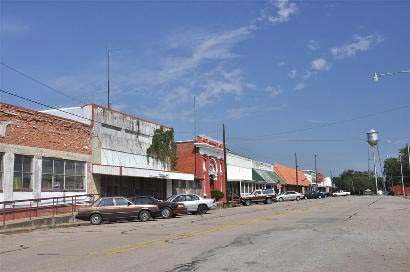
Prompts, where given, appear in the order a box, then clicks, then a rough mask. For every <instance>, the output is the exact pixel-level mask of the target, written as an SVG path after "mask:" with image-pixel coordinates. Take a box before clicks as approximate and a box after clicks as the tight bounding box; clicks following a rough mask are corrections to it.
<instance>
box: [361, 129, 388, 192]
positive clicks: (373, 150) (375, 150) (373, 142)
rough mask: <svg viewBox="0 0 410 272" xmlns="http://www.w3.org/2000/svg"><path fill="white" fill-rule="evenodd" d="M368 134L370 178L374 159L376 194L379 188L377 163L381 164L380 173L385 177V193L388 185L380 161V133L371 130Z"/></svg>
mask: <svg viewBox="0 0 410 272" xmlns="http://www.w3.org/2000/svg"><path fill="white" fill-rule="evenodd" d="M366 134H367V143H368V144H369V152H368V162H369V163H368V165H369V170H368V171H369V177H370V169H371V168H370V167H371V161H372V159H373V167H372V168H373V174H374V182H375V185H376V194H378V193H379V187H378V184H377V163H379V166H380V173H381V174H382V176H383V185H384V191H386V184H385V180H384V175H383V168H382V162H381V160H380V152H379V133H378V132H377V131H376V130H374V129H371V130H370V131H369V132H367V133H366Z"/></svg>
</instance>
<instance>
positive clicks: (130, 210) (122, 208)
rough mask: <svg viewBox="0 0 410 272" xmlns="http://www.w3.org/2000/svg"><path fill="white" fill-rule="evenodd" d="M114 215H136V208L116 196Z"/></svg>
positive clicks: (124, 217)
mask: <svg viewBox="0 0 410 272" xmlns="http://www.w3.org/2000/svg"><path fill="white" fill-rule="evenodd" d="M114 200H115V206H116V208H117V209H116V210H115V217H116V218H122V219H126V218H130V217H136V216H138V212H137V208H136V207H135V206H133V205H129V201H128V200H127V199H125V198H123V197H116V198H115V199H114Z"/></svg>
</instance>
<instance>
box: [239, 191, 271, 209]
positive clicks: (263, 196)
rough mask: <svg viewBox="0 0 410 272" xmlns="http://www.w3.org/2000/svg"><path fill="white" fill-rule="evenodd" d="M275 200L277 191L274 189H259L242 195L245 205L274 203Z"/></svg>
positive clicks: (242, 201)
mask: <svg viewBox="0 0 410 272" xmlns="http://www.w3.org/2000/svg"><path fill="white" fill-rule="evenodd" d="M273 201H276V193H275V190H273V189H258V190H255V191H254V192H253V193H252V194H250V195H246V196H243V197H241V203H242V204H243V205H245V206H249V205H251V204H252V203H259V202H263V203H265V204H272V202H273Z"/></svg>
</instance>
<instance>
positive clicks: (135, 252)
mask: <svg viewBox="0 0 410 272" xmlns="http://www.w3.org/2000/svg"><path fill="white" fill-rule="evenodd" d="M0 243H1V244H0V271H3V272H5V271H42V272H47V271H53V272H54V271H116V272H119V271H121V272H122V271H282V272H283V271H360V272H364V271H372V272H375V271H406V272H409V271H410V200H408V199H407V200H406V199H403V198H399V197H343V198H342V197H339V198H327V199H320V200H304V201H299V202H283V203H274V204H272V205H254V206H251V207H238V208H232V209H224V210H214V211H211V212H210V213H209V214H206V215H204V216H199V215H187V216H182V217H179V218H174V219H169V220H156V221H150V222H146V223H141V222H123V223H112V224H103V225H100V226H82V227H72V228H67V229H52V230H38V231H34V232H30V233H24V234H12V235H1V236H0Z"/></svg>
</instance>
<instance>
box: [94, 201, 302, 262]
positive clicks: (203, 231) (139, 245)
mask: <svg viewBox="0 0 410 272" xmlns="http://www.w3.org/2000/svg"><path fill="white" fill-rule="evenodd" d="M307 210H309V208H305V207H303V208H295V209H291V210H288V211H289V212H295V211H307ZM281 215H283V213H282V212H273V213H272V214H269V215H264V216H260V217H257V218H251V219H244V220H240V221H235V222H234V223H225V224H219V225H216V226H214V227H209V228H200V229H196V230H191V231H187V232H182V233H178V234H173V235H170V236H168V237H165V238H161V239H154V240H148V241H142V242H137V243H132V244H128V245H125V246H121V247H116V248H113V249H110V250H109V251H108V252H107V253H106V254H107V255H111V256H112V255H117V254H121V253H126V252H129V251H131V250H136V249H140V248H147V247H150V246H154V245H157V244H160V243H166V242H169V241H176V240H180V239H184V238H191V237H200V236H205V235H208V234H211V233H216V232H221V231H225V230H229V229H234V228H239V227H240V226H244V225H252V224H256V223H258V222H261V221H267V220H272V219H274V218H277V217H279V216H281ZM89 255H90V256H92V255H94V254H92V253H90V254H89Z"/></svg>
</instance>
